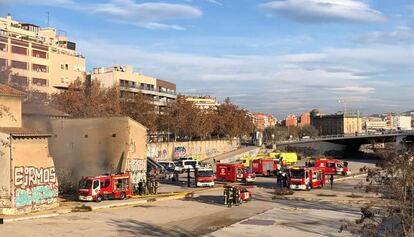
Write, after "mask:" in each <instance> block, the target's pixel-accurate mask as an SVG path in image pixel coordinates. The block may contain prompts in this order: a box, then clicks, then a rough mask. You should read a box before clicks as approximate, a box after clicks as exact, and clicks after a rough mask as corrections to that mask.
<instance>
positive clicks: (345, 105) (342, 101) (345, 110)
mask: <svg viewBox="0 0 414 237" xmlns="http://www.w3.org/2000/svg"><path fill="white" fill-rule="evenodd" d="M338 103H340V104H343V105H344V115H346V112H347V104H346V101H345V100H343V99H341V98H339V99H338Z"/></svg>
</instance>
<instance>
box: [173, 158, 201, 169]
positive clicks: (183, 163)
mask: <svg viewBox="0 0 414 237" xmlns="http://www.w3.org/2000/svg"><path fill="white" fill-rule="evenodd" d="M177 163H178V164H179V165H178V166H180V167H181V168H182V170H183V171H187V170H190V171H194V167H195V168H200V167H201V163H200V161H199V160H180V161H179V162H177Z"/></svg>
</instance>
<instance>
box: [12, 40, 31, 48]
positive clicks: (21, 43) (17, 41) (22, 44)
mask: <svg viewBox="0 0 414 237" xmlns="http://www.w3.org/2000/svg"><path fill="white" fill-rule="evenodd" d="M11 43H12V44H16V45H20V46H25V47H29V43H28V42H25V41H22V40H16V39H12V40H11Z"/></svg>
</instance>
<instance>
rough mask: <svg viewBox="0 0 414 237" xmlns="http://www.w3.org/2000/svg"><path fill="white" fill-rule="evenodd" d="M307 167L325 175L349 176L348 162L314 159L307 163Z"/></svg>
mask: <svg viewBox="0 0 414 237" xmlns="http://www.w3.org/2000/svg"><path fill="white" fill-rule="evenodd" d="M308 166H309V167H318V168H321V169H323V170H324V171H325V174H327V175H328V174H333V175H334V174H341V175H349V174H351V169H350V168H349V167H348V162H346V161H345V162H342V161H340V160H337V159H315V160H311V161H310V162H309V163H308Z"/></svg>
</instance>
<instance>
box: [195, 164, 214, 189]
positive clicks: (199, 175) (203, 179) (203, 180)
mask: <svg viewBox="0 0 414 237" xmlns="http://www.w3.org/2000/svg"><path fill="white" fill-rule="evenodd" d="M196 179H197V187H204V186H208V187H214V172H213V169H212V168H209V167H201V168H198V169H197V172H196Z"/></svg>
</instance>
